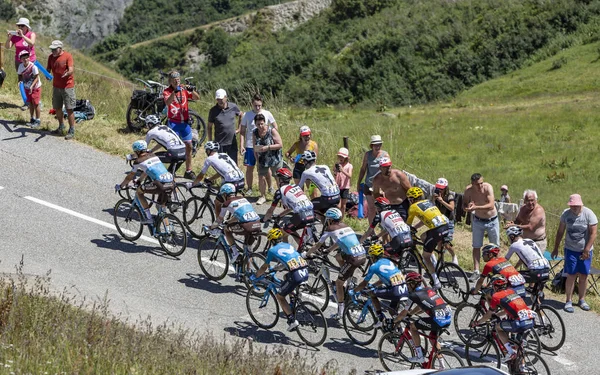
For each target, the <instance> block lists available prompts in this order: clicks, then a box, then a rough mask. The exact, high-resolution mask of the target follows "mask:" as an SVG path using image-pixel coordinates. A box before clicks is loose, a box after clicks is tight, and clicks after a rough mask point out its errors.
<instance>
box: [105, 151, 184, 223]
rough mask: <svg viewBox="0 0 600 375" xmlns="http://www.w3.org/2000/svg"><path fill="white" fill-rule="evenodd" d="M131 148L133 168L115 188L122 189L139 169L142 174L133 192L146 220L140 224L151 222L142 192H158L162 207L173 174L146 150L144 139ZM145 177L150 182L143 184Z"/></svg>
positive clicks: (170, 187) (172, 186) (172, 185)
mask: <svg viewBox="0 0 600 375" xmlns="http://www.w3.org/2000/svg"><path fill="white" fill-rule="evenodd" d="M131 148H132V149H133V152H134V153H135V162H134V164H133V169H132V170H131V172H129V174H127V176H126V177H125V179H124V180H123V182H121V183H120V184H119V185H117V186H115V189H116V190H119V189H124V188H125V187H126V186H127V185H128V184H129V183H130V182H131V181H133V179H134V178H135V175H136V174H137V172H138V171H141V172H142V174H141V175H140V177H139V178H138V180H137V181H138V188H137V191H136V193H135V199H136V200H137V203H138V204H139V205H140V206H141V207H143V208H144V214H145V216H146V220H143V221H142V224H152V222H153V220H152V214H151V213H150V205H148V201H147V200H146V197H144V194H145V193H148V194H159V197H158V202H159V204H160V205H161V206H163V207H164V205H165V204H166V202H167V198H168V193H169V192H171V191H172V190H173V188H174V186H175V184H174V182H173V175H172V174H171V173H169V171H168V170H167V168H166V167H165V165H164V164H163V163H162V162H161V161H160V159H159V158H158V157H157V156H156V155H154V154H153V153H151V152H148V144H147V143H146V142H145V141H141V140H140V141H135V142H133V144H132V146H131ZM146 177H149V178H150V180H151V182H150V183H147V184H144V183H143V182H144V180H145V179H146Z"/></svg>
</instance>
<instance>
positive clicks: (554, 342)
mask: <svg viewBox="0 0 600 375" xmlns="http://www.w3.org/2000/svg"><path fill="white" fill-rule="evenodd" d="M536 313H537V317H536V318H535V330H536V332H537V334H538V336H539V337H540V344H541V345H542V348H544V349H546V350H549V351H551V352H555V351H557V350H559V349H560V348H562V346H563V344H564V343H565V338H566V334H567V330H566V329H565V322H564V321H563V319H562V317H561V316H560V315H559V313H558V311H556V309H555V308H554V307H552V306H547V305H541V306H540V308H539V309H538V310H537V311H536Z"/></svg>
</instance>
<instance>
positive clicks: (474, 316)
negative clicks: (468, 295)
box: [453, 302, 486, 344]
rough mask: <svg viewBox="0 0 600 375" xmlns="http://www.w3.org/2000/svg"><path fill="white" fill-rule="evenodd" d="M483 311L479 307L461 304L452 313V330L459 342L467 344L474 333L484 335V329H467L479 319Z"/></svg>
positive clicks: (481, 327) (482, 327)
mask: <svg viewBox="0 0 600 375" xmlns="http://www.w3.org/2000/svg"><path fill="white" fill-rule="evenodd" d="M482 316H483V311H482V309H481V307H480V306H479V305H474V304H472V303H466V302H463V303H461V304H460V305H458V307H457V308H456V311H454V318H453V320H454V330H455V331H456V334H457V335H458V338H459V339H460V341H462V342H463V343H464V344H466V343H467V341H468V340H469V337H471V335H473V334H475V333H480V334H485V329H486V328H485V327H484V326H480V327H475V328H469V327H470V326H471V323H472V322H474V321H477V320H479V319H481V317H482Z"/></svg>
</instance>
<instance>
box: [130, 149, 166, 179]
mask: <svg viewBox="0 0 600 375" xmlns="http://www.w3.org/2000/svg"><path fill="white" fill-rule="evenodd" d="M138 170H141V171H142V172H144V173H146V174H147V175H148V177H150V179H151V180H152V181H158V182H162V183H167V182H173V175H172V174H171V173H169V171H167V167H165V165H164V164H163V163H162V162H161V161H160V159H159V158H158V156H156V155H154V154H151V153H148V154H146V155H144V156H142V157H139V158H138V159H137V160H136V163H135V164H134V165H133V169H132V172H137V171H138Z"/></svg>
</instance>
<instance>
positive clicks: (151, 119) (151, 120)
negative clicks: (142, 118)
mask: <svg viewBox="0 0 600 375" xmlns="http://www.w3.org/2000/svg"><path fill="white" fill-rule="evenodd" d="M156 125H160V119H159V118H158V116H156V115H150V116H147V117H146V126H147V127H148V128H149V129H152V128H153V127H155V126H156Z"/></svg>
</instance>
